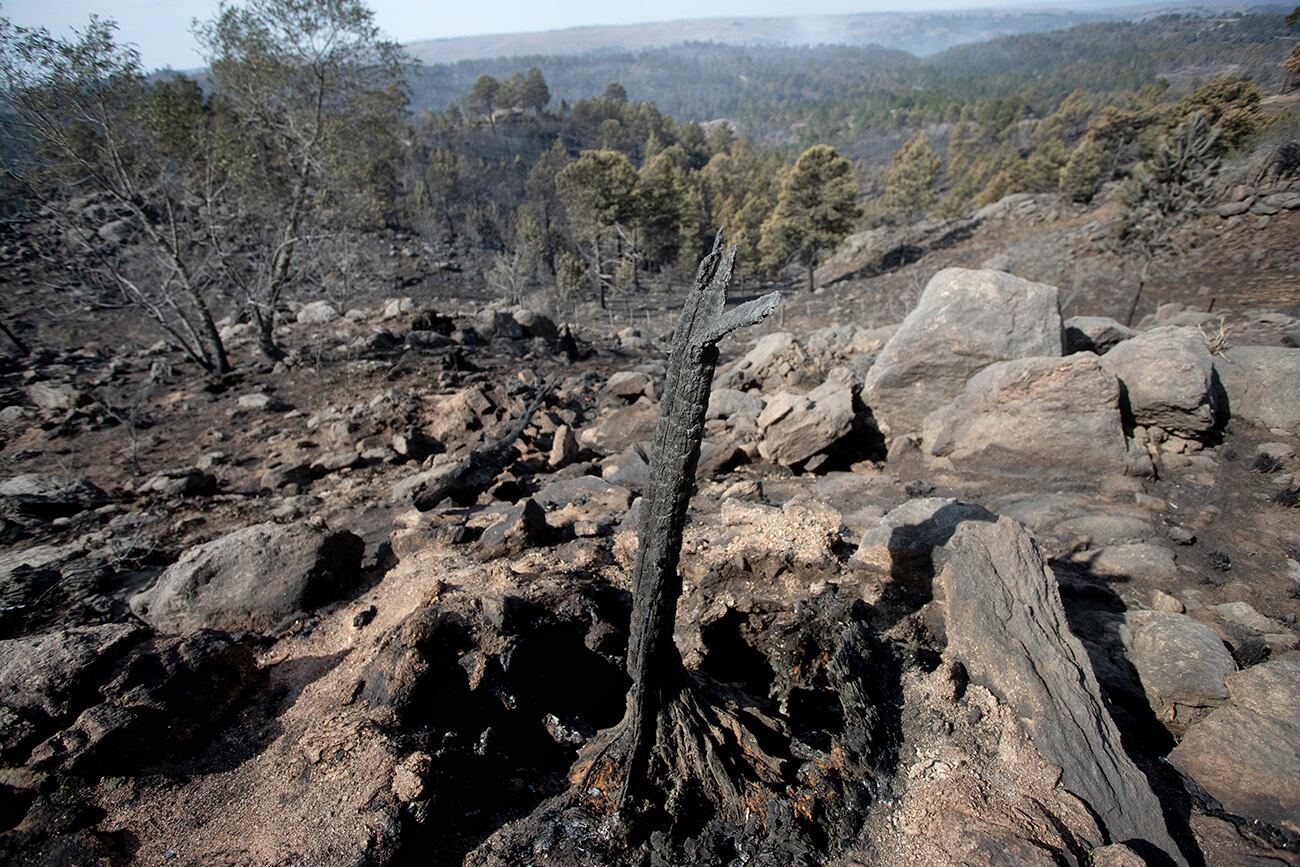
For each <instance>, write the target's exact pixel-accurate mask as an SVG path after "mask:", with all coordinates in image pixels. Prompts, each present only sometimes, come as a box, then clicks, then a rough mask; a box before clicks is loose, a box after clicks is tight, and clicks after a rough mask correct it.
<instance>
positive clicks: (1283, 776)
mask: <svg viewBox="0 0 1300 867" xmlns="http://www.w3.org/2000/svg"><path fill="white" fill-rule="evenodd" d="M1227 686H1228V695H1229V697H1230V700H1229V701H1228V702H1227V703H1226V704H1223V705H1221V706H1220V707H1218V708H1216V709H1215V710H1213V711H1211V712H1210V714H1209V715H1208V716H1207V717H1206V718H1205V719H1204V720H1202V721H1201V722H1199V723H1197V724H1196V725H1194V726H1192V727H1191V728H1190V729H1188V731H1187V734H1186V735H1185V736H1184V737H1183V740H1182V742H1181V743H1179V744H1178V746H1176V747H1175V748H1174V750H1173V752H1171V753H1170V754H1169V761H1170V763H1171V764H1172V765H1173V766H1174V767H1176V768H1178V770H1180V771H1182V772H1183V773H1184V774H1187V775H1188V776H1189V777H1191V778H1192V779H1194V780H1195V781H1196V782H1197V783H1199V784H1200V785H1201V786H1202V787H1203V788H1204V789H1205V790H1206V791H1207V792H1209V793H1210V794H1211V795H1213V796H1214V797H1215V798H1216V799H1217V800H1218V801H1219V803H1221V804H1222V805H1223V806H1224V808H1225V809H1227V810H1228V812H1230V813H1235V814H1236V815H1238V816H1245V817H1247V818H1251V819H1257V820H1259V821H1262V822H1268V823H1270V824H1273V825H1277V826H1279V827H1281V828H1284V829H1286V830H1287V831H1288V832H1289V833H1290V834H1293V835H1294V834H1297V833H1300V748H1297V744H1300V722H1298V721H1297V719H1296V712H1295V711H1296V708H1297V707H1300V652H1294V651H1293V652H1290V653H1286V654H1283V655H1281V656H1278V657H1276V658H1274V659H1270V660H1269V661H1267V662H1263V663H1260V664H1259V665H1254V666H1251V667H1250V668H1246V669H1243V670H1241V671H1238V672H1235V673H1233V674H1231V675H1229V676H1228V679H1227Z"/></svg>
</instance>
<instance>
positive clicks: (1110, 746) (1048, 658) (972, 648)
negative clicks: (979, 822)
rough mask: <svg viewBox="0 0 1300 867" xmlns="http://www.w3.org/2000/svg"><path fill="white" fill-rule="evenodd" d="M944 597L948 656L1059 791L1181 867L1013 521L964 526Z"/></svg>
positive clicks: (1116, 835) (943, 579) (942, 580)
mask: <svg viewBox="0 0 1300 867" xmlns="http://www.w3.org/2000/svg"><path fill="white" fill-rule="evenodd" d="M946 547H947V549H948V555H947V562H946V564H945V565H944V567H943V570H942V571H941V572H940V573H939V576H938V578H937V579H936V583H937V586H938V587H940V588H942V596H943V600H944V609H945V628H946V631H947V636H948V648H947V653H948V654H949V655H950V656H951V657H952V658H954V659H955V660H957V661H960V662H961V663H962V664H963V665H964V666H965V668H966V670H967V672H968V673H969V675H970V677H971V680H972V681H974V682H976V683H979V684H980V685H982V686H985V687H987V688H988V689H989V690H990V691H991V692H992V693H993V694H994V695H995V696H997V697H998V699H999V700H1000V701H1001V702H1002V703H1004V704H1005V705H1007V706H1008V707H1010V708H1011V709H1012V710H1013V711H1014V712H1015V714H1016V716H1017V717H1019V719H1020V722H1021V724H1022V725H1023V727H1024V729H1025V732H1026V733H1027V734H1028V736H1029V739H1030V741H1031V742H1032V743H1033V745H1034V748H1035V749H1036V750H1037V751H1038V752H1039V753H1040V754H1041V755H1042V756H1043V758H1045V759H1047V760H1048V761H1049V762H1051V763H1052V764H1054V765H1056V766H1057V767H1059V768H1060V769H1061V784H1062V785H1063V786H1064V787H1065V788H1066V789H1067V790H1068V791H1070V792H1071V793H1072V794H1074V795H1076V796H1077V797H1079V798H1080V799H1082V800H1083V801H1084V802H1086V803H1087V804H1088V806H1089V807H1090V808H1091V809H1092V811H1093V813H1094V814H1095V815H1096V817H1097V819H1098V821H1099V822H1101V823H1102V825H1104V827H1105V829H1106V831H1107V832H1108V835H1109V837H1110V839H1112V840H1123V841H1129V840H1141V841H1144V842H1145V843H1146V844H1147V845H1149V846H1152V847H1155V848H1156V849H1159V850H1161V851H1163V852H1164V854H1165V855H1166V856H1168V857H1169V858H1171V859H1172V860H1173V862H1174V863H1178V864H1183V863H1185V862H1184V860H1183V859H1182V857H1181V855H1180V853H1179V850H1178V848H1177V846H1176V845H1175V844H1174V842H1173V840H1172V838H1171V837H1170V836H1169V832H1168V830H1167V828H1166V826H1165V820H1164V816H1163V814H1162V812H1161V809H1160V802H1159V801H1158V800H1156V796H1155V794H1154V793H1153V792H1152V790H1151V787H1150V784H1148V782H1147V779H1146V777H1145V776H1143V774H1142V772H1141V771H1140V770H1138V768H1137V766H1136V765H1134V764H1133V761H1132V760H1131V759H1129V757H1128V755H1127V754H1126V753H1125V752H1124V747H1123V744H1122V743H1121V741H1120V734H1119V730H1118V729H1117V728H1116V727H1115V723H1114V721H1113V720H1112V719H1111V717H1110V714H1109V713H1108V712H1107V710H1106V705H1105V703H1104V702H1103V701H1102V698H1101V690H1100V687H1099V686H1098V683H1097V677H1096V675H1095V674H1094V673H1093V670H1092V666H1091V664H1090V663H1089V661H1088V655H1087V653H1086V652H1085V651H1084V648H1083V645H1082V644H1081V643H1080V642H1079V639H1077V638H1076V637H1075V636H1074V634H1073V633H1072V632H1071V631H1070V625H1069V623H1068V622H1067V620H1066V616H1065V609H1064V607H1063V606H1062V604H1061V595H1060V591H1059V590H1058V589H1057V580H1056V577H1055V576H1054V575H1053V574H1052V571H1051V569H1049V568H1048V566H1047V564H1046V562H1045V560H1044V558H1043V554H1042V552H1041V551H1040V550H1039V549H1038V546H1037V545H1036V544H1035V543H1034V540H1033V538H1032V537H1030V535H1029V534H1028V533H1027V532H1026V531H1025V529H1024V527H1022V526H1020V525H1019V524H1017V523H1016V522H1015V521H1012V520H1011V519H1010V518H1005V517H1004V518H1000V519H998V521H997V522H996V523H992V524H988V523H980V522H966V523H964V524H962V525H961V526H959V527H958V528H957V530H956V532H955V533H954V534H953V537H952V539H951V540H949V541H948V543H947V546H946Z"/></svg>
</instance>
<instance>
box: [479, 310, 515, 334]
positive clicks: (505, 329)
mask: <svg viewBox="0 0 1300 867" xmlns="http://www.w3.org/2000/svg"><path fill="white" fill-rule="evenodd" d="M474 330H475V331H477V332H478V333H479V334H480V335H482V337H483V338H484V339H491V338H493V337H497V338H502V339H506V340H518V339H519V338H521V337H523V336H524V329H523V326H521V325H520V324H519V323H518V322H516V321H515V317H514V314H513V313H510V312H508V311H505V310H494V309H492V308H491V307H489V308H486V309H484V310H482V311H480V312H479V314H478V315H477V316H475V317H474Z"/></svg>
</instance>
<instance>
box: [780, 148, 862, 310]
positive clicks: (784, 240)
mask: <svg viewBox="0 0 1300 867" xmlns="http://www.w3.org/2000/svg"><path fill="white" fill-rule="evenodd" d="M857 196H858V185H857V179H856V177H855V176H854V173H853V164H852V163H850V162H849V161H848V160H847V159H845V158H844V157H842V156H840V155H839V154H838V153H836V152H835V149H834V148H832V147H831V146H830V145H813V146H812V147H810V148H808V150H806V151H804V152H803V153H802V154H800V155H799V159H798V161H796V162H795V164H794V166H793V168H791V169H790V170H789V171H787V172H786V173H785V175H784V176H783V178H782V180H781V190H780V193H779V195H778V196H777V202H776V209H775V210H774V211H773V212H772V215H771V216H770V217H768V219H767V221H766V222H764V223H763V227H762V237H761V240H760V242H759V247H760V249H761V250H762V251H763V262H764V264H765V265H766V267H767V268H768V269H769V270H773V271H775V270H777V269H779V268H781V267H783V266H784V265H786V264H788V263H790V262H795V263H797V264H799V265H802V266H803V267H804V268H805V269H807V271H808V288H809V289H810V290H811V289H812V288H813V286H812V281H813V276H812V272H813V268H814V267H815V266H816V265H817V260H818V258H819V257H820V256H821V254H822V253H823V252H825V251H827V250H830V249H833V248H834V247H835V245H837V244H838V243H839V242H840V241H842V240H843V239H844V238H845V236H847V235H848V234H849V232H850V231H852V229H853V224H854V221H856V220H857V218H858V216H859V214H860V212H859V210H858V206H857Z"/></svg>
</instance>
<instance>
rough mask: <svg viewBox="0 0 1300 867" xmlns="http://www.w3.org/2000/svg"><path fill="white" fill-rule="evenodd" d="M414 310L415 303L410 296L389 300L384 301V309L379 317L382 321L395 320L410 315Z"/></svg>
mask: <svg viewBox="0 0 1300 867" xmlns="http://www.w3.org/2000/svg"><path fill="white" fill-rule="evenodd" d="M414 309H415V302H414V301H413V300H411V298H410V296H407V297H404V298H389V299H387V300H386V301H384V309H383V312H381V313H380V314H379V315H380V317H381V318H383V319H396V318H397V317H399V316H402V315H404V314H407V313H410V312H411V311H412V310H414Z"/></svg>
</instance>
